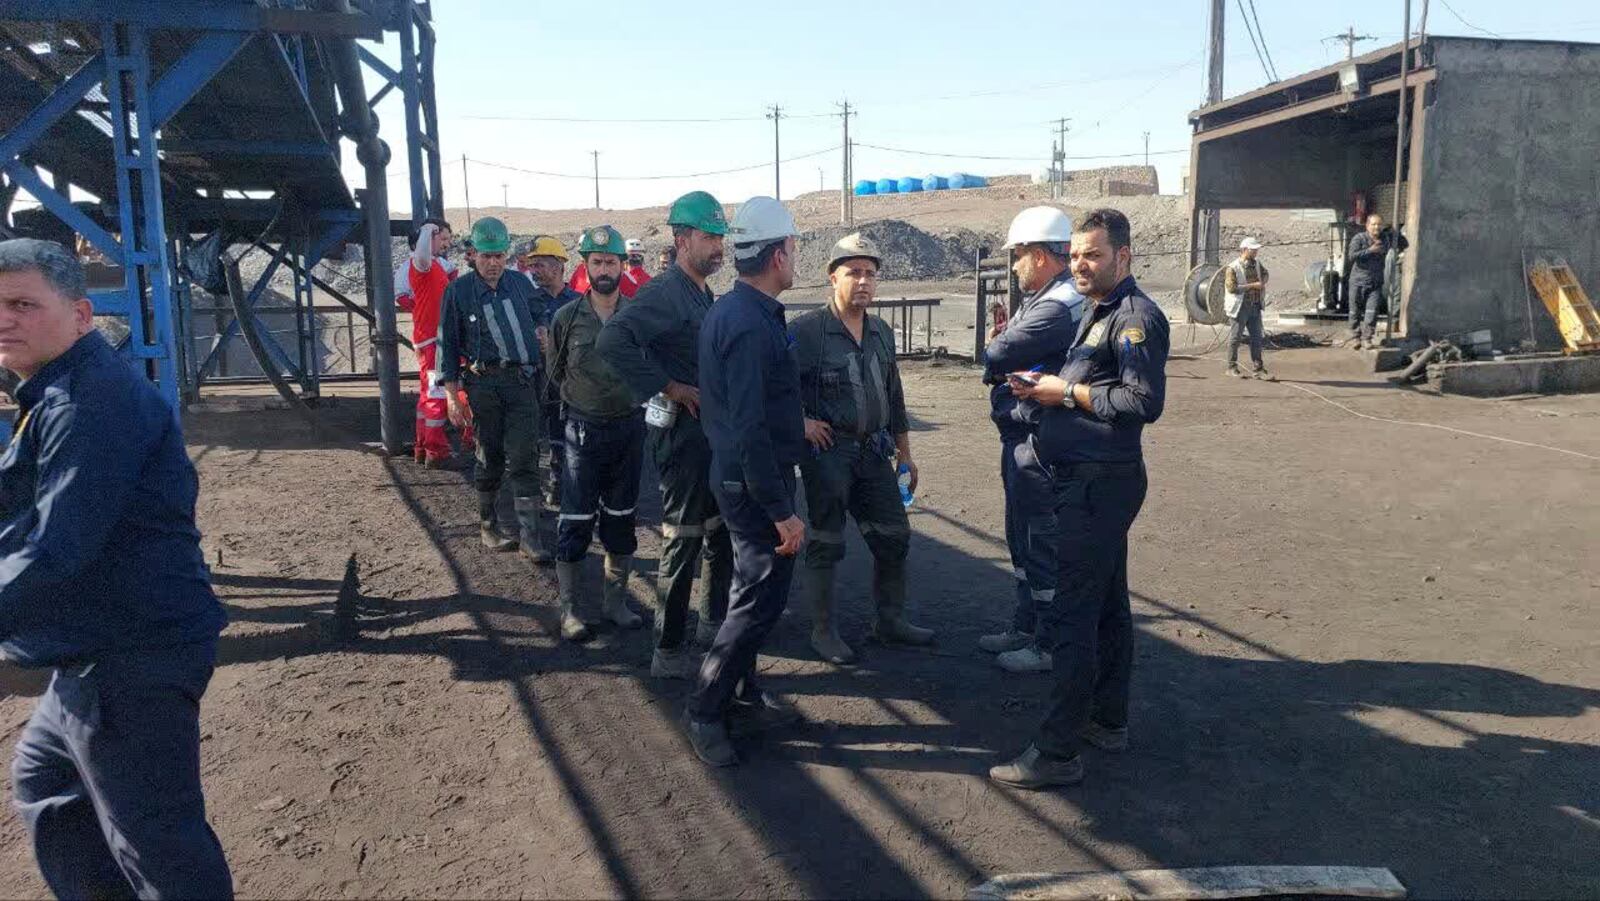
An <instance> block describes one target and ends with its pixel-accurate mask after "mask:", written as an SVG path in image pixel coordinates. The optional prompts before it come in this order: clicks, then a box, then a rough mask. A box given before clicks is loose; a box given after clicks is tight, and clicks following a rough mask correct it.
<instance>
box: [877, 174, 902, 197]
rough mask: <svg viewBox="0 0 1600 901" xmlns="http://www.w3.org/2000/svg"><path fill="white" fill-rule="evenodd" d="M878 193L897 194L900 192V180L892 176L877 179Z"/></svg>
mask: <svg viewBox="0 0 1600 901" xmlns="http://www.w3.org/2000/svg"><path fill="white" fill-rule="evenodd" d="M878 193H879V194H898V193H900V182H898V181H896V180H895V179H892V178H880V179H878Z"/></svg>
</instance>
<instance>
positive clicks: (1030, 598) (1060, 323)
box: [978, 206, 1084, 673]
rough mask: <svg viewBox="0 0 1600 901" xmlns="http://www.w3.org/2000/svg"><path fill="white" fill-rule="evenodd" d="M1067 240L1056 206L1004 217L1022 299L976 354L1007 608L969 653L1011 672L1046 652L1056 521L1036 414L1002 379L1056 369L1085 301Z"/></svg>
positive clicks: (1046, 663) (1040, 662)
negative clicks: (1001, 503) (995, 457)
mask: <svg viewBox="0 0 1600 901" xmlns="http://www.w3.org/2000/svg"><path fill="white" fill-rule="evenodd" d="M1071 241H1072V220H1071V219H1069V218H1068V217H1067V214H1066V213H1063V212H1062V211H1060V210H1058V209H1056V208H1055V207H1049V206H1039V207H1031V208H1029V209H1026V210H1023V211H1022V212H1021V213H1018V214H1017V217H1016V218H1015V219H1013V220H1012V222H1011V229H1010V231H1009V232H1008V233H1007V235H1006V248H1007V249H1009V250H1010V251H1011V252H1012V256H1013V261H1012V264H1011V269H1012V271H1013V272H1015V273H1016V276H1017V283H1018V284H1019V285H1021V286H1022V289H1023V290H1024V291H1027V292H1028V299H1027V300H1024V301H1023V302H1022V305H1021V306H1020V307H1019V308H1018V309H1017V315H1016V318H1015V319H1010V320H1008V319H1006V318H1002V317H1000V316H997V317H996V319H995V325H994V328H993V330H991V331H990V333H989V346H988V347H986V348H985V349H984V373H983V378H984V382H985V383H986V384H988V385H989V386H991V387H990V392H989V402H990V407H991V410H990V414H989V415H990V418H991V419H993V420H994V423H995V427H996V428H998V429H999V430H1000V484H1001V486H1002V488H1003V489H1004V491H1005V523H1006V548H1007V549H1008V550H1009V551H1010V553H1011V571H1012V574H1013V575H1014V576H1015V585H1016V604H1015V607H1014V608H1013V610H1012V615H1011V624H1010V626H1008V627H1007V628H1006V629H1005V630H1004V631H1002V632H999V633H996V634H993V635H985V636H983V637H981V638H979V639H978V647H980V648H982V649H983V650H985V651H988V652H989V653H991V654H995V655H997V656H996V657H995V662H996V663H997V664H999V666H1000V668H1001V669H1004V670H1006V671H1008V672H1014V673H1043V672H1049V671H1050V663H1051V661H1050V652H1049V651H1048V650H1047V649H1045V648H1043V647H1041V646H1040V644H1039V641H1038V637H1037V621H1038V609H1039V607H1040V606H1041V605H1048V604H1049V603H1050V602H1051V600H1052V599H1053V598H1054V597H1055V593H1056V592H1055V588H1056V547H1055V544H1056V518H1055V510H1054V509H1053V508H1052V505H1051V493H1050V473H1049V471H1048V470H1047V469H1046V468H1045V466H1044V465H1043V464H1042V463H1040V462H1039V456H1038V453H1037V452H1036V449H1035V447H1034V440H1035V435H1036V433H1037V431H1038V426H1039V417H1040V414H1041V408H1040V406H1039V404H1037V403H1036V402H1034V401H1032V400H1025V399H1022V398H1019V397H1017V396H1016V395H1015V394H1014V393H1012V391H1011V387H1010V385H1008V384H1007V383H1006V375H1007V373H1011V372H1016V373H1017V374H1016V376H1015V377H1016V379H1018V380H1019V381H1021V382H1023V383H1025V384H1029V385H1037V384H1038V376H1037V375H1036V374H1035V373H1038V372H1041V371H1048V372H1057V371H1059V370H1060V369H1061V366H1062V365H1063V364H1064V363H1065V362H1066V358H1067V348H1068V347H1069V346H1071V344H1072V338H1073V336H1074V335H1075V334H1076V333H1077V330H1078V320H1079V319H1080V318H1081V317H1082V316H1083V305H1084V300H1083V295H1081V294H1079V293H1078V292H1077V289H1076V288H1075V287H1074V286H1073V280H1072V273H1071V272H1069V271H1068V269H1067V263H1068V256H1067V254H1068V246H1069V244H1070V242H1071ZM1000 309H1001V310H1003V309H1004V308H1003V307H1001V308H1000Z"/></svg>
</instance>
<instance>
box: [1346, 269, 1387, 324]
mask: <svg viewBox="0 0 1600 901" xmlns="http://www.w3.org/2000/svg"><path fill="white" fill-rule="evenodd" d="M1382 306H1383V282H1370V281H1367V280H1365V279H1360V278H1352V279H1351V280H1350V331H1351V333H1352V334H1355V335H1358V336H1360V337H1361V338H1371V337H1372V335H1373V333H1374V332H1376V331H1377V330H1378V313H1379V311H1380V308H1381V307H1382Z"/></svg>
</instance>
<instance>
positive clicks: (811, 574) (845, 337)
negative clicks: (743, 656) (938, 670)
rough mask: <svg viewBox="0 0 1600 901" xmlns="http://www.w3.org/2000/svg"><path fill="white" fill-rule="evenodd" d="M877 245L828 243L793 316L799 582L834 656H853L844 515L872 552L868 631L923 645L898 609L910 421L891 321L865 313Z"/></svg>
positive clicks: (925, 632)
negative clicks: (898, 468)
mask: <svg viewBox="0 0 1600 901" xmlns="http://www.w3.org/2000/svg"><path fill="white" fill-rule="evenodd" d="M881 262H882V257H881V256H880V255H879V253H878V248H877V247H876V246H875V245H874V244H873V243H872V242H871V241H870V240H868V239H867V238H865V237H863V236H862V235H861V234H860V233H859V232H857V233H855V234H851V235H847V236H846V237H845V238H844V239H843V240H841V241H840V242H839V243H838V244H836V245H834V248H833V255H832V257H831V259H829V261H828V281H829V283H830V284H831V285H832V286H833V298H832V300H831V301H830V302H829V303H828V305H827V306H825V307H822V308H821V309H817V310H812V311H811V312H808V313H804V314H802V315H801V316H799V317H797V318H796V319H795V320H794V323H793V324H792V325H791V326H790V327H789V333H790V334H791V335H793V336H794V340H795V358H796V360H797V362H798V363H799V367H800V389H801V391H800V396H801V400H802V402H803V403H804V404H805V407H806V421H805V428H806V440H807V441H808V442H810V443H811V447H812V452H811V454H810V455H809V456H808V457H807V458H806V459H805V460H803V461H802V462H801V463H800V473H801V475H802V476H803V477H804V479H805V486H806V511H807V514H808V515H809V518H810V520H811V522H810V524H811V542H810V544H808V545H807V546H806V559H805V564H806V591H807V594H808V595H809V596H810V599H811V647H812V649H813V650H815V651H816V652H817V656H819V657H821V658H822V659H823V660H826V661H828V662H830V663H834V664H844V663H850V662H851V661H853V660H855V651H854V650H852V649H851V647H850V646H849V645H848V644H846V643H845V642H844V640H843V639H842V638H840V637H839V623H838V619H837V616H836V613H837V609H836V607H835V603H834V595H833V589H834V569H835V568H836V567H837V566H838V565H839V561H840V560H842V559H844V523H845V515H846V514H849V515H851V516H854V517H855V520H856V526H857V528H859V529H860V530H861V537H862V538H864V539H865V540H866V543H867V548H868V550H870V551H871V552H872V562H873V571H872V599H873V602H874V604H875V606H876V607H877V612H878V616H877V622H876V625H875V626H874V627H873V634H874V635H875V636H876V637H877V638H878V640H879V641H883V642H886V643H902V644H911V645H926V644H930V643H931V642H932V641H933V630H931V629H924V628H922V627H921V626H915V625H912V624H911V623H910V622H909V621H907V619H906V616H905V610H906V553H907V551H908V550H909V548H910V545H911V523H910V520H909V519H908V518H907V516H906V509H905V505H904V504H903V503H902V502H901V499H900V488H899V485H898V481H897V478H896V474H895V461H896V460H898V461H899V462H900V463H902V464H905V465H906V466H908V467H909V468H910V471H911V490H912V491H915V490H916V485H917V464H916V463H915V462H914V461H913V460H912V459H911V435H910V425H909V423H908V420H907V418H906V399H905V391H904V390H903V389H902V387H901V384H900V367H899V366H897V365H896V364H895V359H894V330H893V329H891V328H890V327H889V324H888V323H887V322H884V321H883V320H882V319H880V318H878V317H877V316H872V315H869V314H868V313H867V310H868V308H870V307H871V306H872V300H873V297H874V296H875V295H876V294H877V287H878V267H879V265H880V264H881Z"/></svg>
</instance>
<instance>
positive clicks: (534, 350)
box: [439, 216, 551, 566]
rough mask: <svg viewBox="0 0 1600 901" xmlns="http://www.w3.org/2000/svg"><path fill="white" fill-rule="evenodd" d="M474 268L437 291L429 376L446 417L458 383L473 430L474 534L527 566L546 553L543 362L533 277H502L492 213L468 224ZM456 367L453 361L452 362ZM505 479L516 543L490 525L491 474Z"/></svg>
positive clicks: (496, 491) (495, 490)
mask: <svg viewBox="0 0 1600 901" xmlns="http://www.w3.org/2000/svg"><path fill="white" fill-rule="evenodd" d="M472 244H473V246H474V247H476V248H477V265H476V268H475V269H474V270H473V271H472V272H468V273H465V274H463V275H462V276H461V277H460V278H457V279H456V280H455V281H453V282H451V283H450V287H449V288H448V289H446V290H445V294H444V307H443V309H442V310H441V311H440V314H439V378H440V381H441V382H443V383H444V386H445V390H446V391H447V392H449V400H450V421H451V422H454V423H456V425H457V426H460V425H462V424H463V423H464V422H465V420H466V415H467V413H466V406H465V405H463V404H462V403H461V402H460V400H459V399H458V395H457V389H459V388H462V387H465V388H466V393H467V400H468V403H469V404H470V405H471V407H472V417H473V423H474V425H475V426H476V428H477V430H478V466H477V470H476V472H475V473H474V476H473V481H474V482H475V483H476V484H477V488H478V537H479V540H481V541H482V542H483V545H484V547H487V548H489V549H490V550H495V551H510V550H515V549H517V548H518V547H519V546H520V548H521V550H522V554H523V556H525V557H527V558H528V560H529V562H531V563H534V564H537V565H541V566H543V565H548V564H549V563H550V562H551V557H550V554H549V552H548V551H546V550H545V549H544V546H543V545H542V544H541V543H540V540H539V506H540V497H539V432H540V431H541V430H540V417H539V383H538V370H539V364H540V361H541V360H542V359H543V358H542V357H541V355H540V353H539V339H538V336H537V335H536V334H535V331H534V330H535V329H536V328H537V326H538V313H537V310H536V309H535V303H534V299H533V283H532V282H530V281H528V280H527V279H525V278H523V277H522V276H520V275H517V274H515V273H512V274H510V275H509V276H508V275H507V272H506V253H507V251H509V250H510V249H511V239H510V236H509V235H507V234H506V227H505V225H504V224H503V223H501V221H500V220H499V219H495V218H493V217H489V216H485V217H484V218H482V219H479V220H478V221H477V222H475V223H473V225H472ZM463 359H464V360H466V364H465V365H463V364H462V360H463ZM503 476H509V477H510V479H511V492H512V496H513V503H514V506H515V509H516V513H517V524H518V532H519V540H517V541H514V540H512V539H511V538H510V537H508V536H507V535H506V534H505V533H504V532H502V531H501V529H500V519H499V513H498V512H497V511H498V499H499V496H500V480H501V478H502V477H503Z"/></svg>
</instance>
